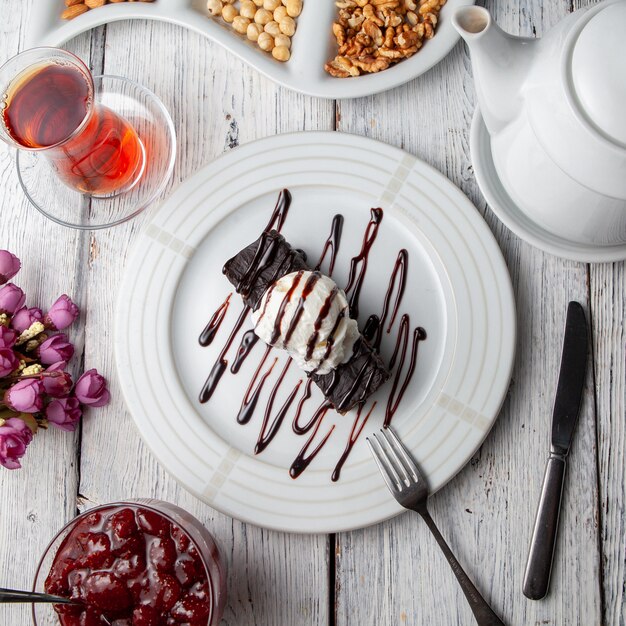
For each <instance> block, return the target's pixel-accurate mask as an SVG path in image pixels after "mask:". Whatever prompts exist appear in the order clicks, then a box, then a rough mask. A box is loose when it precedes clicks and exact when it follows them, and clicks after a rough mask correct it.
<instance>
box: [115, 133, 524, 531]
mask: <svg viewBox="0 0 626 626" xmlns="http://www.w3.org/2000/svg"><path fill="white" fill-rule="evenodd" d="M302 135H309V136H311V135H316V136H318V137H324V136H326V137H327V138H328V139H330V138H332V140H333V141H337V140H339V141H340V142H343V141H348V142H349V143H350V142H356V143H357V144H361V145H360V146H359V147H365V148H366V149H368V150H371V149H372V148H374V149H375V148H376V146H377V145H378V146H381V147H382V146H384V147H385V149H386V150H388V151H391V152H392V153H394V154H396V155H398V156H400V155H404V156H405V157H406V156H410V157H411V159H413V160H414V161H415V162H419V164H420V165H421V166H423V167H424V168H425V170H426V171H427V172H428V173H429V175H431V176H432V175H434V176H435V177H436V178H438V179H439V180H443V181H445V182H444V184H445V185H447V187H446V189H448V190H451V191H454V193H455V194H457V196H459V197H461V196H462V198H463V199H464V200H463V202H464V203H465V204H466V206H467V207H468V208H472V209H473V211H476V214H475V216H474V218H476V219H474V220H473V222H474V225H478V230H480V229H482V234H481V236H480V239H481V240H483V241H484V240H485V239H487V240H491V241H490V243H491V244H492V246H494V248H493V249H492V253H493V252H495V253H496V254H495V256H496V257H499V258H497V259H496V260H497V261H498V262H496V263H495V265H494V271H496V270H497V272H498V273H500V278H501V279H502V280H503V283H504V285H503V286H504V287H505V291H506V292H507V293H506V294H502V296H501V298H500V303H502V302H505V304H506V305H508V312H509V313H510V316H509V319H505V315H504V313H505V312H506V309H507V307H506V306H505V307H504V308H503V316H502V320H501V321H502V326H503V329H504V330H506V331H507V332H508V333H509V335H508V339H509V344H510V349H509V350H508V351H505V349H504V348H505V347H501V348H499V352H500V353H501V354H505V352H506V355H507V356H508V363H507V367H506V375H505V376H504V377H503V378H502V380H505V381H506V384H503V386H502V389H501V391H500V393H499V394H498V395H497V410H494V411H493V416H491V418H490V423H489V425H488V427H487V428H486V429H485V430H484V431H483V432H482V433H481V435H482V436H481V437H480V440H479V441H478V442H477V443H476V445H475V446H474V448H473V450H471V451H469V452H468V453H467V455H466V456H465V457H464V458H463V462H462V463H461V464H460V465H459V467H458V468H457V469H456V471H455V472H454V473H453V474H452V475H450V476H449V477H448V478H447V479H446V480H445V482H444V484H447V482H449V481H450V480H452V478H453V477H454V476H455V475H456V474H457V473H458V472H459V471H460V470H461V469H463V468H464V467H465V466H466V465H467V462H468V461H469V459H470V458H471V457H472V456H473V454H475V452H476V450H477V449H478V448H479V447H480V445H482V443H483V441H484V439H485V438H486V437H487V435H488V434H489V432H490V431H491V428H492V427H493V425H494V424H495V421H496V419H497V417H498V415H499V413H500V409H501V407H502V404H503V402H504V400H505V399H506V396H507V393H508V389H509V385H510V380H511V373H512V369H513V366H514V360H515V348H516V335H517V320H516V311H515V300H514V295H513V287H512V284H511V280H510V275H509V273H508V270H507V267H506V263H505V261H504V258H503V256H502V253H501V251H500V248H499V246H498V245H497V242H496V240H495V237H494V236H493V233H492V232H491V230H490V229H489V227H488V225H487V223H486V222H485V221H484V219H483V218H482V216H481V215H480V213H479V212H478V210H477V209H476V208H475V207H474V206H473V204H472V203H471V201H470V200H469V199H468V198H467V196H465V194H463V192H462V191H461V190H460V189H459V188H458V187H456V185H454V183H452V182H451V181H449V179H447V178H446V177H445V176H444V175H443V174H442V173H441V172H439V171H438V170H436V169H435V168H433V167H432V166H431V165H429V164H428V163H425V162H424V161H422V160H420V159H417V158H416V157H413V156H411V155H409V154H408V153H407V152H405V151H404V150H402V149H400V148H397V147H395V146H391V145H389V144H385V143H384V142H380V141H378V140H374V139H370V138H368V137H363V136H360V135H352V134H348V133H337V132H328V131H307V132H304V133H303V132H294V133H285V134H282V135H276V136H273V137H268V138H263V139H258V140H256V141H253V142H249V143H247V144H244V145H242V146H240V147H238V148H236V149H235V150H232V151H229V152H227V153H225V154H224V155H222V156H221V157H218V160H219V159H222V158H224V157H229V159H236V157H233V156H230V155H232V154H235V153H237V152H238V151H242V152H243V151H247V150H246V147H248V146H250V148H249V150H250V151H253V149H254V144H258V143H261V142H265V143H267V142H271V143H276V142H278V143H281V142H283V143H284V144H285V145H283V146H282V147H283V148H284V147H293V144H292V143H291V142H292V140H293V138H294V137H302ZM351 145H352V146H353V144H351ZM237 160H238V159H237ZM215 162H216V161H213V162H211V163H209V164H208V165H207V166H205V167H204V168H202V169H200V170H199V171H198V172H196V173H195V174H193V175H192V176H191V177H189V178H188V179H187V180H185V181H183V182H182V183H181V184H179V185H178V187H177V189H176V190H174V192H173V193H172V196H173V195H174V194H175V193H176V192H179V190H181V188H184V187H185V186H187V187H192V188H193V185H194V183H197V182H198V181H201V180H202V179H203V178H204V177H205V176H206V174H207V172H208V171H209V170H211V169H213V168H214V167H215ZM172 196H170V198H171V197H172ZM168 202H170V199H168V200H166V201H165V202H164V203H163V204H162V205H161V207H159V211H160V210H161V209H162V208H163V207H164V206H165V205H166V203H168ZM157 220H158V212H155V214H154V215H153V218H152V220H151V221H150V222H149V223H148V224H147V225H146V229H144V231H142V234H141V235H140V236H139V237H138V239H137V241H136V242H135V244H134V246H133V249H132V251H131V254H130V255H129V264H128V265H129V266H130V267H132V266H133V265H134V264H133V263H132V261H133V259H134V258H135V257H136V256H139V255H140V253H141V244H142V242H144V241H145V239H146V230H147V228H148V226H149V225H150V224H152V223H153V222H155V221H157ZM492 258H493V255H492ZM444 267H445V264H444ZM183 271H184V270H183ZM181 274H182V272H181ZM131 275H132V272H130V271H127V272H126V273H125V276H124V279H123V281H122V287H121V289H120V291H119V295H118V303H117V306H116V317H115V335H114V349H115V362H116V369H117V372H118V377H119V378H120V380H123V379H124V378H123V377H124V371H123V370H124V363H123V356H121V352H122V351H123V348H124V347H123V346H121V345H120V342H119V338H120V337H121V336H122V333H121V331H120V326H121V325H122V324H123V322H124V319H125V318H124V315H123V313H124V307H123V306H122V305H121V304H120V302H121V301H123V299H124V295H125V291H126V290H127V285H126V284H127V282H128V281H129V276H131ZM172 306H173V302H172ZM505 360H506V359H505ZM120 388H121V391H122V395H123V397H124V400H125V402H126V405H127V407H128V410H129V412H130V413H131V415H132V417H133V421H134V422H135V425H136V427H137V429H138V431H139V433H140V435H141V437H142V440H143V442H144V443H145V444H146V445H147V447H148V448H149V449H150V450H151V451H152V452H153V454H154V455H155V457H156V459H157V460H158V461H159V464H160V465H161V466H162V467H164V469H165V470H166V471H167V472H168V473H169V474H170V475H172V476H173V477H174V478H175V479H176V480H177V482H178V483H179V484H181V485H182V486H183V487H184V488H185V489H186V490H187V491H190V492H191V493H193V494H194V495H195V496H196V497H198V498H199V499H200V500H201V501H204V502H205V503H207V504H208V505H209V506H211V507H213V508H215V509H217V510H220V511H222V512H223V513H225V514H226V515H229V516H231V517H234V518H236V519H239V520H242V521H245V522H248V523H251V524H255V525H260V526H262V527H264V528H271V529H273V530H279V531H284V532H296V533H313V534H316V533H327V532H343V531H347V530H354V529H358V528H363V527H365V526H367V525H372V524H377V523H380V522H382V521H384V520H386V519H390V518H392V517H394V516H395V515H396V514H398V513H399V512H401V511H403V509H402V508H401V507H400V506H399V505H395V502H394V503H393V504H394V505H395V506H393V507H390V509H389V512H388V514H387V515H385V516H379V517H377V518H376V519H375V520H372V521H368V522H367V523H354V522H351V521H349V520H347V523H339V522H341V520H340V519H335V520H334V523H333V525H332V528H331V527H327V526H324V527H323V528H319V527H317V526H319V524H318V525H317V526H310V527H306V528H303V527H298V528H294V527H293V526H281V525H280V524H265V523H264V524H259V522H258V521H257V520H255V519H254V517H253V513H251V514H250V515H248V514H245V513H244V514H242V513H241V512H240V511H236V512H234V511H233V510H232V509H229V508H228V507H224V506H223V505H222V504H217V503H216V502H215V501H212V502H207V499H206V495H205V494H202V493H199V492H198V491H197V490H195V489H193V488H190V486H189V485H187V484H184V483H183V482H182V480H180V479H179V478H178V477H177V476H176V475H175V473H174V472H173V470H171V469H170V467H168V466H166V465H165V463H164V462H163V461H162V460H161V459H160V458H159V456H158V454H157V453H156V451H155V450H154V448H153V446H152V445H151V443H150V442H149V441H148V439H147V438H146V436H145V434H144V431H143V429H142V427H141V426H140V425H139V423H138V422H137V418H136V417H135V415H134V414H133V412H132V411H131V409H130V406H131V405H132V403H133V400H132V398H130V397H129V393H128V391H129V390H128V389H127V388H126V387H125V386H124V385H122V384H120ZM490 399H491V400H493V398H491V397H490ZM493 401H495V400H493ZM216 437H217V438H218V439H220V441H222V442H223V443H224V445H226V446H227V447H230V444H229V443H228V442H224V441H223V440H222V439H221V438H220V437H219V435H217V434H216Z"/></svg>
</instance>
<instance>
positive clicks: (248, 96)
mask: <svg viewBox="0 0 626 626" xmlns="http://www.w3.org/2000/svg"><path fill="white" fill-rule="evenodd" d="M105 58H106V62H105V72H107V73H113V74H121V75H124V76H128V77H130V78H132V79H134V80H137V81H139V82H141V83H143V84H145V85H146V86H148V87H149V88H151V89H153V90H154V91H155V92H156V93H157V94H158V95H159V96H160V97H161V98H162V99H163V101H164V102H165V105H166V106H167V107H168V109H169V110H170V111H171V113H172V116H173V118H174V121H175V125H176V129H177V132H178V149H179V157H178V160H177V164H176V169H175V174H174V180H175V182H178V181H182V180H184V179H185V178H187V177H188V176H189V175H190V174H191V173H193V172H194V171H196V170H197V169H198V168H200V167H201V166H203V165H205V164H207V163H209V162H210V161H211V159H213V158H215V157H216V156H218V155H219V154H221V153H222V152H223V151H224V150H228V149H230V148H233V147H235V146H237V145H238V144H239V143H245V142H247V141H251V140H253V139H256V138H259V137H263V136H266V135H272V134H275V133H278V132H285V131H293V130H303V129H306V128H329V127H332V121H333V107H332V103H329V102H322V101H316V100H311V99H309V98H304V97H301V96H297V95H294V94H291V93H289V92H287V91H285V90H284V89H281V88H278V87H276V86H274V85H273V84H272V83H270V82H269V81H267V80H266V79H264V78H263V77H261V76H259V75H258V74H257V73H256V72H254V71H252V70H250V69H248V68H247V67H246V66H244V65H243V64H242V63H240V62H239V61H237V60H236V59H233V58H232V57H231V56H230V55H228V54H226V53H225V52H223V51H222V50H221V49H220V48H218V47H217V46H214V45H212V44H210V43H209V42H208V41H207V40H206V39H204V38H202V37H200V36H198V35H196V34H194V33H190V32H187V31H185V30H183V29H180V28H178V27H175V26H171V25H166V24H158V23H146V22H129V23H116V24H111V25H109V26H108V27H107V34H106V57H105ZM148 59H149V62H148ZM146 219H149V211H148V212H147V213H146V214H145V215H143V216H141V217H140V218H138V219H137V220H135V221H134V222H132V223H130V224H128V225H124V226H120V227H118V228H116V229H115V230H111V231H103V232H100V233H97V234H96V235H94V237H93V239H92V241H93V246H92V248H93V250H94V251H97V252H94V254H92V256H91V258H90V264H89V275H88V279H87V284H88V291H89V294H90V309H89V317H88V327H87V335H86V357H87V358H88V359H89V361H90V362H94V363H97V365H98V366H99V367H101V368H102V369H103V370H104V371H105V372H106V373H107V374H108V376H109V378H110V379H111V381H112V391H113V398H112V402H111V404H110V405H109V406H108V407H107V408H106V409H104V410H103V411H100V412H99V413H98V415H95V414H94V416H93V419H90V420H88V421H87V422H86V423H85V428H84V433H83V446H82V455H81V484H80V492H81V497H82V498H83V504H84V505H90V504H92V503H96V502H97V503H100V502H107V501H114V500H119V499H121V498H126V497H130V496H140V497H141V496H143V497H146V496H151V497H157V498H161V499H164V500H169V501H172V502H176V503H178V504H180V505H181V506H183V507H184V508H185V509H187V510H189V511H190V512H191V513H193V514H195V515H196V516H197V517H198V518H199V519H201V520H202V521H203V522H205V523H206V525H207V527H208V528H210V529H211V531H212V532H213V533H214V534H215V536H216V537H217V538H218V539H219V541H220V543H221V544H222V546H223V547H224V549H225V552H226V555H227V557H228V561H229V566H230V576H229V582H228V589H229V603H228V607H227V609H226V614H225V622H224V623H225V624H232V625H235V624H237V626H244V625H248V624H249V625H252V624H256V625H259V626H266V625H269V624H285V625H286V624H289V625H293V626H300V625H302V626H305V625H307V624H320V625H323V624H326V622H327V615H328V569H327V563H328V560H327V554H326V537H324V536H318V537H299V536H293V535H284V534H280V533H274V532H268V531H264V530H260V529H258V528H255V527H253V526H249V525H246V524H242V523H240V522H237V521H233V520H232V519H230V518H228V517H225V516H223V515H221V514H219V513H217V512H215V511H213V510H212V509H210V508H209V507H208V506H206V505H204V504H203V503H201V502H199V501H198V500H196V499H195V498H194V497H192V496H191V495H189V494H187V493H186V492H185V491H184V490H183V489H181V488H180V487H179V486H178V485H177V484H176V483H175V482H174V481H173V480H172V479H171V478H170V477H169V476H167V475H166V474H165V473H164V471H163V470H162V469H161V468H160V467H159V465H158V464H157V462H156V460H155V459H154V458H153V457H152V455H151V454H150V453H149V452H148V450H147V449H146V447H145V446H144V445H143V444H142V442H141V441H140V439H139V436H138V434H137V432H136V430H135V428H134V426H133V424H132V420H131V418H130V416H129V414H128V413H127V411H126V409H125V407H124V405H123V401H122V399H121V397H120V393H119V388H118V385H117V382H116V381H117V379H116V374H115V372H114V371H113V368H114V365H113V354H112V350H111V335H110V332H111V330H110V329H111V320H112V319H113V316H114V311H115V302H116V296H117V287H118V283H119V277H120V275H121V273H122V272H123V269H124V267H125V265H126V263H127V253H128V250H129V248H130V246H131V245H132V241H133V239H134V236H135V235H136V233H137V232H138V231H139V230H140V228H141V227H142V225H143V224H144V223H145V221H146Z"/></svg>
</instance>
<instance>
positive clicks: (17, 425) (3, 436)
mask: <svg viewBox="0 0 626 626" xmlns="http://www.w3.org/2000/svg"><path fill="white" fill-rule="evenodd" d="M32 439H33V433H32V431H31V430H30V428H28V426H26V424H25V423H24V422H23V421H22V420H21V419H19V418H17V417H11V418H9V419H8V420H7V421H6V422H5V423H4V425H3V426H0V465H4V467H6V468H8V469H19V468H20V467H22V465H21V463H20V459H21V458H22V457H23V456H24V454H25V452H26V448H27V446H28V444H29V443H30V442H31V441H32Z"/></svg>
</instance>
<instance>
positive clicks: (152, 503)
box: [31, 498, 219, 626]
mask: <svg viewBox="0 0 626 626" xmlns="http://www.w3.org/2000/svg"><path fill="white" fill-rule="evenodd" d="M159 504H164V505H166V506H173V507H176V508H177V509H180V510H181V511H183V512H184V513H187V515H189V516H190V517H193V518H194V519H196V518H195V516H193V515H191V513H188V512H187V511H185V509H182V508H181V507H179V506H178V505H177V504H173V503H171V502H167V501H166V500H159V499H158V498H137V499H128V500H119V501H117V502H107V503H105V504H98V505H97V506H94V507H92V508H90V509H87V510H85V511H83V512H82V513H79V514H78V515H76V516H75V517H73V518H72V519H71V520H69V521H68V522H67V523H66V524H65V525H64V526H63V527H62V528H61V529H60V530H59V531H58V532H57V533H56V534H55V535H54V537H52V539H51V540H50V541H49V542H48V545H47V546H46V547H45V548H44V550H43V552H42V555H41V558H40V559H39V563H38V564H37V569H36V570H35V574H34V577H33V583H32V591H34V592H35V591H37V582H38V581H39V577H40V575H43V572H42V567H43V565H44V562H45V561H46V558H47V557H48V556H49V553H50V551H51V550H52V548H53V546H54V545H55V544H56V543H57V541H59V539H61V538H63V540H64V539H65V536H67V535H68V534H69V533H70V532H71V531H72V528H73V527H74V526H75V525H76V524H77V523H78V522H79V521H80V520H82V519H84V518H85V517H87V516H88V515H90V514H91V513H96V512H98V511H102V510H104V509H111V508H118V507H123V506H129V507H132V508H134V509H139V508H142V509H148V510H150V511H152V512H153V513H156V514H158V515H160V516H161V517H164V518H165V519H167V520H168V521H169V522H170V523H172V524H174V525H175V526H177V527H178V528H180V529H181V530H182V531H183V532H184V533H185V535H186V536H187V538H188V539H189V541H191V543H192V544H193V546H194V548H196V551H197V552H198V556H199V558H200V560H201V561H202V567H203V569H204V573H205V574H206V578H207V583H208V585H209V590H210V595H211V611H210V613H209V615H208V616H207V625H208V624H210V623H211V620H212V619H213V617H214V614H215V598H216V594H217V587H216V582H214V581H213V578H212V576H211V572H210V571H209V567H208V564H207V563H206V559H205V557H204V555H203V553H202V549H201V548H200V546H199V545H198V543H197V541H196V540H195V539H194V538H193V537H192V536H191V534H190V533H189V532H188V531H187V529H186V528H185V527H184V526H183V524H186V523H188V522H187V520H183V522H182V523H181V522H180V521H178V520H176V519H174V518H173V517H172V516H171V515H170V514H169V513H165V512H163V511H162V510H161V509H159V508H158V505H159ZM198 523H201V522H200V521H199V520H198ZM207 532H209V531H208V530H207ZM209 534H210V533H209ZM211 536H213V535H211ZM59 547H60V545H59ZM57 552H58V548H57ZM55 557H56V554H55V555H54V556H53V560H54V558H55ZM46 576H47V574H46ZM217 584H219V583H217ZM36 611H37V605H36V604H34V603H33V605H32V607H31V614H32V618H33V624H34V626H37V625H38V624H39V622H38V621H37V614H36Z"/></svg>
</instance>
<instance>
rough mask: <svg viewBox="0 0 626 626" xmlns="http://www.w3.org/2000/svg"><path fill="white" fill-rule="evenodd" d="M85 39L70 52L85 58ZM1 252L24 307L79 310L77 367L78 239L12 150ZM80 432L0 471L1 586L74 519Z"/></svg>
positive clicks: (57, 437)
mask: <svg viewBox="0 0 626 626" xmlns="http://www.w3.org/2000/svg"><path fill="white" fill-rule="evenodd" d="M34 5H35V3H34V2H10V3H9V6H8V7H7V6H6V3H5V6H3V18H2V20H1V21H0V41H1V42H2V46H1V47H0V64H2V63H4V62H5V61H6V60H7V59H8V58H10V57H11V56H13V55H15V54H17V52H18V51H20V50H22V49H23V47H24V37H25V30H26V28H27V25H28V22H29V16H30V13H31V11H32V10H35V8H34ZM89 41H90V40H89V37H81V38H79V39H78V40H77V41H76V50H77V51H79V52H80V54H81V55H83V56H87V57H88V56H89V51H90V43H89ZM0 206H2V221H1V222H0V248H3V249H8V250H11V251H12V252H14V253H15V254H16V255H17V256H18V257H20V259H21V260H22V270H21V272H20V273H19V274H18V275H17V276H16V277H15V279H13V282H15V283H16V284H18V285H19V286H20V287H21V288H22V289H23V290H24V291H25V292H26V295H27V303H28V304H29V305H30V306H40V307H42V308H44V309H45V308H46V307H48V306H50V305H51V304H52V303H53V302H54V300H55V299H56V298H57V297H58V296H59V295H61V294H62V293H67V294H69V295H70V296H71V297H72V298H73V299H74V300H75V301H76V302H77V303H78V304H79V306H80V307H81V309H82V311H83V313H82V316H81V319H80V323H78V322H77V323H76V324H74V326H73V327H72V328H71V329H70V330H69V333H68V334H69V336H70V339H71V340H72V341H73V342H74V343H75V347H76V353H77V355H79V356H78V357H76V360H77V361H78V362H80V354H81V352H82V347H83V338H84V337H83V335H84V333H83V325H84V322H85V317H86V315H85V311H86V308H87V307H86V305H87V293H86V291H85V289H84V284H83V283H82V282H81V280H80V276H81V274H82V273H83V271H84V266H85V264H86V255H84V254H82V251H83V250H84V248H85V246H84V241H85V240H84V236H81V234H79V233H78V232H77V231H71V230H68V229H64V228H62V227H60V226H57V225H55V224H53V223H52V222H50V221H48V220H47V219H45V218H44V217H43V216H42V215H41V214H39V213H38V212H37V211H35V209H33V208H32V207H31V206H30V205H29V203H28V201H27V199H26V197H25V196H24V194H23V192H22V190H21V187H20V185H19V182H18V179H17V174H16V171H15V159H14V154H13V151H9V149H8V148H7V147H6V146H5V145H4V144H2V146H0ZM78 445H79V433H74V434H71V433H66V432H62V431H59V430H56V429H54V428H50V429H49V430H48V431H47V432H41V433H39V434H38V435H37V436H36V437H35V439H34V440H33V443H32V444H31V445H30V446H29V449H28V452H27V454H26V456H25V457H24V459H23V462H22V464H23V468H22V469H21V470H15V471H9V470H6V469H4V468H0V492H1V493H2V508H1V512H0V581H1V583H2V585H3V586H11V587H15V588H19V589H30V587H31V585H32V582H33V577H34V574H35V569H36V567H37V563H38V561H39V558H40V556H41V554H42V552H43V550H44V548H45V547H46V545H47V543H48V541H49V540H50V539H51V538H52V535H53V534H54V533H55V532H56V531H57V530H59V529H60V528H61V527H62V526H63V525H64V524H65V523H66V522H67V521H68V520H69V519H71V518H72V517H73V516H74V515H75V513H76V490H77V485H78V471H79V468H78ZM0 621H1V622H2V623H3V624H28V623H30V622H31V618H30V607H28V606H27V605H21V606H20V605H5V606H3V607H2V617H1V619H0Z"/></svg>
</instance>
